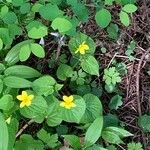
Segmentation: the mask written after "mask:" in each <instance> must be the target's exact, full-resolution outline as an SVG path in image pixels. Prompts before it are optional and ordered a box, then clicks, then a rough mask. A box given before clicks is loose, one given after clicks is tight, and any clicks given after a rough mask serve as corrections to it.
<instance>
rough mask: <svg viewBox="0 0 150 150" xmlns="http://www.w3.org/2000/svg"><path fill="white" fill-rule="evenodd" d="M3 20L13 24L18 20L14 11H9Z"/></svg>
mask: <svg viewBox="0 0 150 150" xmlns="http://www.w3.org/2000/svg"><path fill="white" fill-rule="evenodd" d="M3 21H4V23H6V24H12V23H16V22H17V16H16V14H15V13H14V12H8V13H7V14H6V15H5V16H4V17H3Z"/></svg>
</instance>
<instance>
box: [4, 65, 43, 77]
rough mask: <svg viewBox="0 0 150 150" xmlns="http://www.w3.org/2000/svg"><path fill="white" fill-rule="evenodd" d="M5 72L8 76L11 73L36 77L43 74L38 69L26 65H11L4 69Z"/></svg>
mask: <svg viewBox="0 0 150 150" xmlns="http://www.w3.org/2000/svg"><path fill="white" fill-rule="evenodd" d="M20 70H21V71H20ZM4 74H5V75H6V76H8V75H11V76H17V77H22V78H35V77H39V76H40V75H41V74H40V72H38V71H37V70H35V69H33V68H31V67H28V66H24V65H14V66H11V67H9V68H7V69H6V70H5V71H4Z"/></svg>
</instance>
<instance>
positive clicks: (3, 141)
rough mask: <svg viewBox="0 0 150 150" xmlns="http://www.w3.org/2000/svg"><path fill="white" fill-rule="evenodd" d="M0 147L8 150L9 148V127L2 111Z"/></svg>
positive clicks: (0, 117) (0, 114)
mask: <svg viewBox="0 0 150 150" xmlns="http://www.w3.org/2000/svg"><path fill="white" fill-rule="evenodd" d="M0 131H1V132H0V149H1V150H7V149H8V128H7V125H6V122H5V119H4V117H3V115H2V113H1V112H0Z"/></svg>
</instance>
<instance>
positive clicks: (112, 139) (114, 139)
mask: <svg viewBox="0 0 150 150" xmlns="http://www.w3.org/2000/svg"><path fill="white" fill-rule="evenodd" d="M102 138H103V139H104V140H105V141H106V142H108V143H112V144H121V143H123V142H122V140H121V139H120V137H119V136H118V135H117V134H115V133H114V132H111V131H103V132H102Z"/></svg>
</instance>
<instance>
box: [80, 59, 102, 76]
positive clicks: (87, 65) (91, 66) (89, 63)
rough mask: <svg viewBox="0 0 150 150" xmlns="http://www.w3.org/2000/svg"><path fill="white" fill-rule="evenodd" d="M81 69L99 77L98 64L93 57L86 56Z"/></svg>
mask: <svg viewBox="0 0 150 150" xmlns="http://www.w3.org/2000/svg"><path fill="white" fill-rule="evenodd" d="M81 67H82V69H83V70H84V71H85V72H87V73H89V74H91V75H97V76H99V64H98V62H97V60H96V59H95V58H94V57H93V56H88V57H87V58H85V59H83V60H82V62H81Z"/></svg>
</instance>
